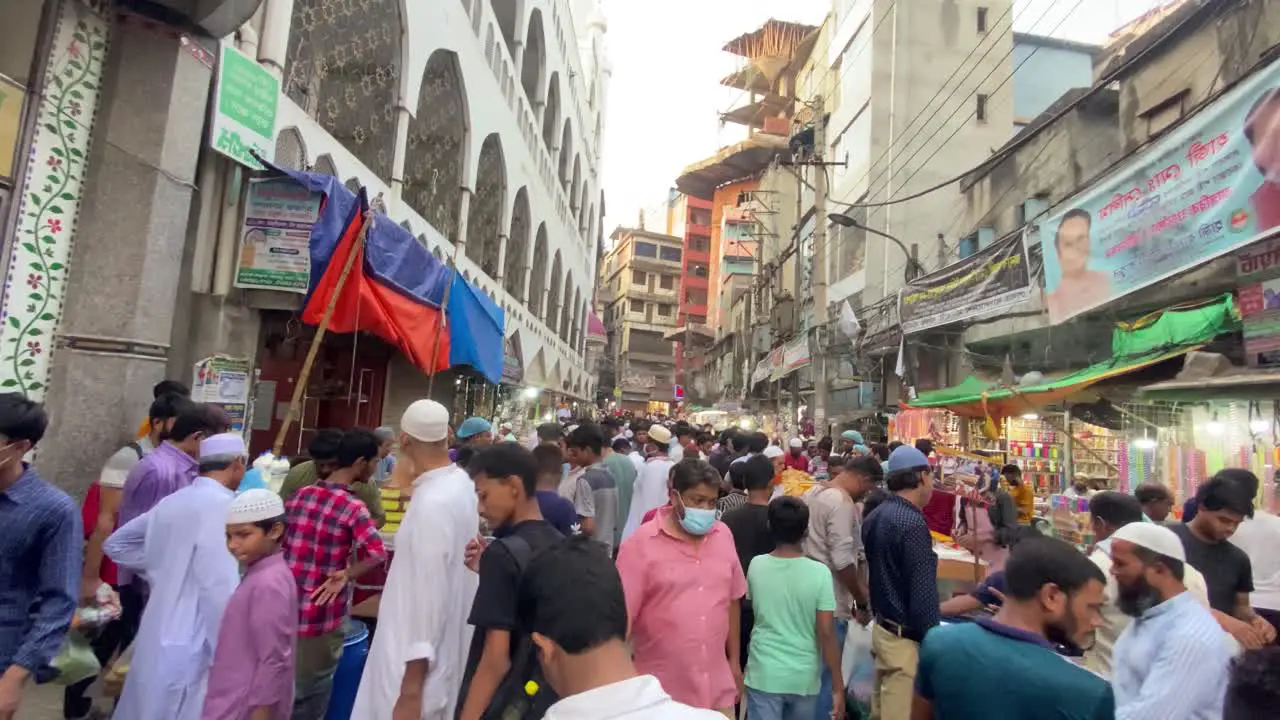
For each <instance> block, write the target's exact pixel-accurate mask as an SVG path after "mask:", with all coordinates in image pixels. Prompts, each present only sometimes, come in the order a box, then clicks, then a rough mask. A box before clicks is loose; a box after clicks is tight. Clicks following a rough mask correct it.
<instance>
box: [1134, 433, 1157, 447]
mask: <svg viewBox="0 0 1280 720" xmlns="http://www.w3.org/2000/svg"><path fill="white" fill-rule="evenodd" d="M1133 446H1134V447H1136V448H1138V449H1139V450H1150V449H1151V448H1153V447H1155V446H1156V441H1155V440H1152V439H1151V438H1149V437H1147V436H1146V435H1143V436H1142V437H1140V438H1138V439H1137V440H1134V441H1133Z"/></svg>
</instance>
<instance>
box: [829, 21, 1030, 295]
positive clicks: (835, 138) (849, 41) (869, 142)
mask: <svg viewBox="0 0 1280 720" xmlns="http://www.w3.org/2000/svg"><path fill="white" fill-rule="evenodd" d="M833 7H834V9H835V11H836V16H835V21H836V25H835V31H834V33H833V35H832V42H831V46H830V49H829V52H828V62H830V63H831V64H832V65H833V66H834V65H836V64H837V63H838V64H839V69H838V72H839V77H840V81H839V92H838V94H837V95H838V98H839V102H838V105H837V107H835V108H834V109H833V110H832V114H831V120H830V124H829V126H828V127H829V130H828V141H829V143H830V147H829V148H828V152H829V153H830V155H831V157H832V158H833V159H834V160H835V161H844V162H847V166H846V167H843V168H841V167H837V168H833V169H832V183H831V193H830V198H831V202H830V203H829V204H830V207H831V209H832V210H834V211H840V210H842V209H843V205H842V203H855V202H859V201H863V202H875V201H883V200H886V199H889V198H900V197H903V196H905V195H908V194H911V193H913V192H916V191H919V190H923V189H925V188H928V187H930V186H932V185H935V184H937V183H939V182H941V181H943V180H946V179H949V178H951V177H955V176H956V175H958V174H960V173H961V172H964V171H966V170H968V169H970V168H972V167H974V166H976V165H977V164H978V163H980V162H982V161H983V160H984V159H986V158H987V157H989V156H990V154H991V152H992V151H993V150H994V149H996V148H998V147H999V146H1000V145H1002V144H1004V142H1006V141H1007V140H1008V138H1009V134H1010V128H1011V126H1012V125H1011V124H1012V121H1013V116H1012V90H1011V84H1009V83H1008V82H1007V78H1008V77H1009V75H1010V73H1011V72H1012V62H1011V60H1010V54H1011V50H1012V46H1013V34H1012V31H1011V28H1010V21H1009V17H1010V15H1011V13H1008V12H1006V10H1008V9H1009V2H1008V0H948V1H947V2H942V3H902V2H896V3H895V2H892V0H835V2H834V3H833ZM979 8H985V10H986V17H987V19H988V28H987V31H986V32H985V33H980V32H978V29H977V15H978V10H979ZM979 43H981V45H980V46H979V47H978V49H977V51H975V52H972V54H971V51H973V50H974V47H975V45H979ZM988 50H989V51H988ZM962 63H963V67H962V69H961V70H960V71H959V72H958V73H956V75H955V77H954V78H953V77H952V73H953V71H955V70H956V68H957V67H961V66H962ZM1002 83H1003V86H1001V84H1002ZM979 94H983V95H986V96H987V100H986V108H985V119H984V120H978V119H977V118H976V117H973V111H974V109H975V106H976V103H977V96H978V95H979ZM953 133H954V134H953ZM962 210H963V206H962V204H961V198H960V194H959V191H958V186H957V187H951V188H944V189H942V190H940V191H938V192H935V193H932V194H929V195H926V196H924V197H923V198H921V199H919V200H913V201H910V202H906V203H902V204H899V205H894V206H889V207H886V208H871V209H867V210H865V211H863V212H865V213H866V214H865V216H860V217H859V219H860V220H861V221H863V222H865V223H867V225H868V226H869V227H871V228H874V229H876V230H880V231H882V232H886V233H888V234H890V235H893V236H895V237H897V238H899V239H900V240H902V242H903V243H904V244H906V245H907V246H908V247H910V246H911V245H912V244H913V243H914V244H916V245H917V246H918V248H919V250H918V252H919V258H920V261H921V262H922V263H923V265H924V266H925V268H927V269H928V270H930V271H932V270H936V269H938V268H939V267H941V266H942V265H944V264H947V263H949V262H951V261H954V260H955V259H957V258H956V257H955V254H954V250H955V244H956V241H955V236H956V233H958V232H960V231H961V228H960V227H959V225H958V224H957V220H958V219H959V218H960V217H961V215H962ZM850 214H851V215H854V214H855V213H853V212H850ZM855 216H856V215H855ZM939 234H941V235H942V237H943V240H942V241H941V242H940V241H939V239H938V236H939ZM831 242H832V244H831V245H830V246H829V253H830V254H831V255H832V256H836V255H838V254H839V253H840V252H841V247H840V244H841V243H865V259H864V260H863V261H862V262H860V263H857V264H856V266H855V264H854V263H847V264H848V265H849V268H847V269H842V268H839V267H837V268H836V273H835V274H834V275H833V277H832V278H831V287H830V291H829V295H828V297H829V300H830V301H831V302H833V303H834V302H838V301H840V300H842V299H844V298H845V297H848V296H850V295H853V294H855V293H857V292H859V291H862V292H863V296H862V299H863V304H867V303H871V302H875V301H876V300H878V299H880V298H881V297H883V296H884V295H886V294H890V293H893V292H895V291H896V290H897V288H898V287H900V286H901V285H902V283H903V270H904V266H905V262H906V258H905V257H904V256H903V254H902V251H900V250H899V249H898V248H897V247H896V246H894V245H892V244H891V243H889V242H888V241H884V240H881V239H879V238H876V237H874V236H871V237H866V236H865V235H864V234H863V233H860V232H851V231H840V232H834V233H833V234H832V241H831ZM948 250H950V252H948ZM854 255H856V256H857V257H859V258H861V257H863V255H862V254H861V253H854ZM842 270H844V271H843V272H842Z"/></svg>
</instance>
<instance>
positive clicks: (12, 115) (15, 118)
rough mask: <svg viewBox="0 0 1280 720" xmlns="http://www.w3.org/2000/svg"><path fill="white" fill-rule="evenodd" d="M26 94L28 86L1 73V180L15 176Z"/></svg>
mask: <svg viewBox="0 0 1280 720" xmlns="http://www.w3.org/2000/svg"><path fill="white" fill-rule="evenodd" d="M26 96H27V89H26V88H24V87H23V86H21V85H19V84H17V83H15V82H13V81H12V80H10V79H8V78H6V77H4V76H3V75H0V180H9V179H12V178H13V156H14V153H15V152H16V151H17V149H18V132H19V131H20V130H21V129H22V102H23V100H25V99H26Z"/></svg>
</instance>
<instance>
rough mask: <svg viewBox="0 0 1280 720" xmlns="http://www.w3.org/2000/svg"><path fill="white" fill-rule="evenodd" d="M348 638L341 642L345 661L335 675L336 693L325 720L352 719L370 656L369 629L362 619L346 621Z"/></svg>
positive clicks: (334, 685) (341, 661) (333, 695)
mask: <svg viewBox="0 0 1280 720" xmlns="http://www.w3.org/2000/svg"><path fill="white" fill-rule="evenodd" d="M346 630H347V631H346V637H344V638H343V641H342V659H341V660H339V661H338V669H337V670H336V671H335V672H334V674H333V694H332V695H331V696H330V697H329V712H327V713H325V716H324V718H325V720H350V718H351V710H352V709H353V708H355V706H356V692H357V691H358V690H359V689H360V675H361V674H363V673H364V663H365V660H366V659H368V657H369V629H368V628H367V627H365V626H364V623H362V622H360V621H359V620H352V619H348V620H347V625H346Z"/></svg>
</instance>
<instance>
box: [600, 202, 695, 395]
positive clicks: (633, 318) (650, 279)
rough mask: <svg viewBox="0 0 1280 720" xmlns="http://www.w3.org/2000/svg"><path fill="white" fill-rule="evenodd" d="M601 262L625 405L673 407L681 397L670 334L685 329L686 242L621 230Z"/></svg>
mask: <svg viewBox="0 0 1280 720" xmlns="http://www.w3.org/2000/svg"><path fill="white" fill-rule="evenodd" d="M610 238H611V239H612V240H613V247H612V249H610V250H609V252H608V253H606V254H605V256H604V259H603V260H602V261H601V264H600V278H599V280H598V283H599V287H600V295H601V297H602V298H603V299H602V304H603V305H604V307H603V312H604V325H605V327H606V328H608V332H609V339H608V343H609V344H608V346H607V349H606V351H605V352H606V354H607V355H608V356H609V357H611V358H612V360H613V367H614V369H615V373H616V375H617V378H618V380H617V382H618V388H619V390H620V391H621V392H620V397H618V401H619V403H620V404H621V406H622V408H623V409H627V410H635V411H638V412H646V411H661V412H666V411H668V410H669V409H670V403H672V402H673V401H674V400H675V399H676V398H675V385H676V382H675V368H676V365H675V362H676V358H675V347H674V343H673V342H672V341H671V340H668V339H667V337H666V336H667V334H669V333H671V332H672V331H674V330H676V329H678V328H679V327H680V324H679V320H678V317H677V315H678V313H679V307H680V278H681V273H683V272H684V240H683V239H682V238H679V237H676V236H674V235H665V234H662V233H656V232H651V231H648V230H640V229H637V228H621V227H620V228H618V229H616V230H614V231H613V234H612V235H611V236H610Z"/></svg>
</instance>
